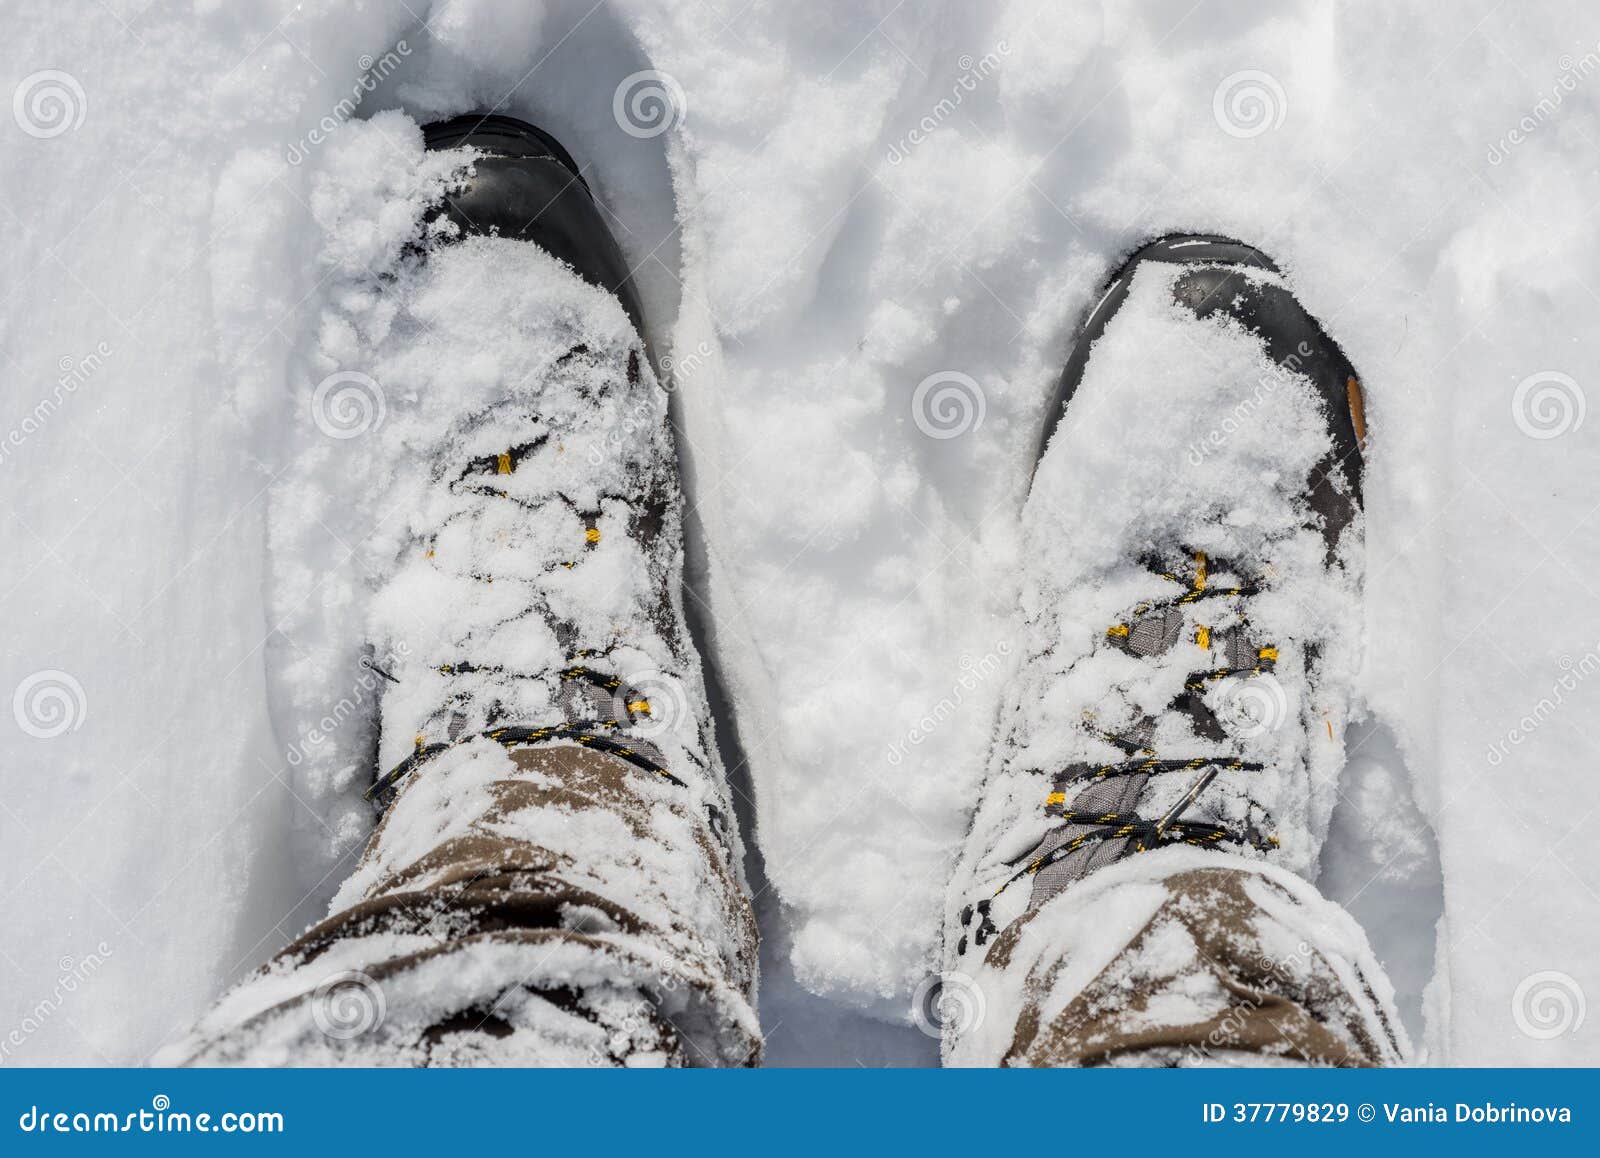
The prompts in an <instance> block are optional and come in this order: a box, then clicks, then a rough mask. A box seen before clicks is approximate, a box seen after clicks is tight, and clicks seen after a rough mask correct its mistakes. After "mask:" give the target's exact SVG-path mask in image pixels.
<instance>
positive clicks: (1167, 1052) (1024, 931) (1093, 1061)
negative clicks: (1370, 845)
mask: <svg viewBox="0 0 1600 1158" xmlns="http://www.w3.org/2000/svg"><path fill="white" fill-rule="evenodd" d="M953 983H954V984H957V985H962V986H968V987H970V992H968V993H967V994H966V995H965V999H964V1000H962V1001H961V1002H960V1006H961V1009H962V1010H963V1012H964V1014H965V1015H964V1016H960V1017H956V1018H954V1019H952V1021H951V1023H950V1025H949V1026H948V1027H947V1028H948V1029H949V1031H950V1036H949V1040H948V1041H947V1043H946V1044H947V1061H948V1062H949V1063H951V1064H955V1065H984V1066H991V1065H1018V1066H1078V1065H1136V1066H1172V1065H1238V1064H1243V1065H1336V1066H1376V1065H1393V1064H1396V1063H1399V1062H1401V1061H1403V1060H1404V1058H1405V1056H1406V1055H1407V1053H1408V1052H1409V1046H1408V1044H1407V1042H1406V1039H1405V1033H1404V1030H1403V1029H1402V1028H1401V1027H1400V1024H1399V1021H1398V1018H1397V1017H1396V1016H1395V1013H1394V1010H1393V994H1392V991H1391V988H1390V986H1389V983H1388V980H1387V978H1386V977H1385V976H1384V975H1383V972H1382V970H1381V968H1380V967H1379V966H1378V964H1377V962H1376V961H1375V959H1374V958H1373V956H1372V952H1371V950H1370V949H1369V947H1368V945H1367V940H1366V937H1365V935H1364V934H1363V933H1362V931H1361V929H1360V927H1359V926H1358V925H1356V923H1355V922H1354V921H1353V920H1352V919H1351V918H1350V916H1349V915H1348V914H1347V913H1345V912H1344V910H1343V909H1341V908H1340V907H1339V906H1337V905H1335V904H1333V903H1332V902H1330V901H1328V900H1326V899H1325V898H1323V897H1322V896H1321V895H1320V894H1318V893H1317V891H1316V889H1314V888H1313V887H1312V886H1311V885H1309V884H1307V883H1306V882H1305V881H1303V880H1301V879H1300V878H1298V877H1295V876H1292V875H1291V874H1288V873H1285V872H1282V871H1280V870H1276V869H1272V868H1269V867H1268V866H1265V865H1262V864H1260V863H1258V862H1253V861H1247V860H1244V859H1242V858H1236V857H1230V856H1225V855H1222V854H1218V853H1216V852H1199V851H1197V850H1190V849H1182V850H1178V849H1174V850H1168V851H1162V852H1156V853H1146V854H1142V855H1140V856H1136V857H1132V858H1130V859H1128V860H1126V861H1123V862H1121V863H1119V864H1117V865H1113V866H1111V867H1109V868H1106V869H1102V870H1100V871H1099V872H1097V873H1095V874H1093V875H1092V876H1090V877H1088V878H1087V879H1085V880H1083V881H1081V882H1079V883H1078V884H1076V885H1074V886H1073V887H1072V888H1069V889H1068V890H1066V891H1065V892H1064V893H1061V894H1059V895H1057V896H1055V897H1054V898H1052V899H1051V900H1049V901H1047V902H1046V903H1044V904H1043V905H1041V906H1039V907H1038V908H1036V909H1032V910H1030V911H1029V912H1028V913H1026V914H1025V915H1023V916H1022V917H1020V918H1018V919H1017V920H1016V921H1015V922H1013V923H1012V924H1011V925H1010V926H1008V927H1007V928H1006V929H1005V930H1004V931H1003V932H1001V933H1000V935H999V936H998V937H996V938H995V941H994V943H993V945H992V946H991V948H990V950H989V952H988V954H987V955H986V956H985V958H984V961H983V964H982V966H981V967H980V968H979V969H978V971H977V973H976V975H975V976H973V977H970V978H960V979H956V980H955V981H954V982H952V980H951V979H949V978H947V979H946V988H947V989H948V988H949V987H950V986H951V985H952V984H953Z"/></svg>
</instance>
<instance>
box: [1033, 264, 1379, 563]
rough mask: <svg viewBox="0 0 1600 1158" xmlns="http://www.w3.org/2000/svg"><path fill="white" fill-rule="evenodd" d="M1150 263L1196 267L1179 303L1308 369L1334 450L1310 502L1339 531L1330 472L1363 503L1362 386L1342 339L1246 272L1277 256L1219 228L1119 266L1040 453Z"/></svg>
mask: <svg viewBox="0 0 1600 1158" xmlns="http://www.w3.org/2000/svg"><path fill="white" fill-rule="evenodd" d="M1147 261H1159V262H1166V263H1174V264H1181V265H1191V266H1193V267H1194V268H1193V269H1190V270H1188V271H1186V272H1184V273H1183V274H1181V275H1179V277H1178V278H1177V280H1176V282H1175V283H1174V285H1173V295H1174V297H1176V298H1177V300H1178V301H1179V302H1180V303H1182V304H1183V305H1186V306H1188V307H1189V308H1190V309H1192V310H1193V311H1194V312H1195V314H1196V315H1197V316H1199V317H1202V318H1207V317H1210V316H1212V315H1213V314H1215V313H1218V312H1219V311H1220V312H1223V313H1226V314H1229V315H1231V316H1233V317H1234V318H1236V319H1238V321H1239V322H1240V323H1241V324H1243V325H1244V326H1245V328H1246V329H1248V330H1250V331H1251V332H1253V333H1255V334H1257V335H1259V336H1260V337H1261V339H1262V341H1263V342H1264V343H1265V344H1266V347H1267V352H1268V354H1269V356H1270V357H1271V358H1272V359H1273V360H1274V361H1276V362H1277V363H1278V364H1279V365H1281V366H1283V367H1285V368H1286V369H1289V370H1292V371H1294V372H1296V373H1299V374H1304V375H1305V376H1306V377H1308V378H1309V379H1311V381H1312V383H1313V384H1314V385H1315V386H1316V388H1317V391H1318V393H1319V394H1321V396H1322V400H1323V403H1324V409H1325V411H1326V413H1327V418H1328V426H1329V431H1330V433H1331V434H1332V436H1333V451H1332V453H1331V455H1330V456H1329V460H1328V462H1326V463H1325V464H1323V466H1322V467H1319V469H1318V471H1317V472H1316V476H1315V477H1314V478H1313V480H1312V482H1311V486H1312V505H1313V506H1314V507H1315V508H1317V509H1318V510H1319V511H1320V512H1321V513H1322V514H1323V516H1324V519H1325V529H1326V530H1327V532H1328V533H1329V534H1330V536H1336V535H1337V532H1338V531H1339V530H1340V529H1342V527H1343V526H1344V524H1345V523H1346V522H1348V520H1349V517H1350V513H1349V512H1347V511H1345V510H1342V509H1335V508H1336V507H1342V506H1344V505H1348V500H1343V501H1342V502H1336V501H1335V500H1336V498H1337V496H1336V495H1335V493H1334V492H1335V491H1336V490H1338V489H1339V488H1337V487H1336V486H1335V483H1334V479H1333V478H1332V475H1333V474H1334V473H1335V472H1339V471H1342V473H1343V476H1344V478H1345V479H1346V480H1348V482H1349V487H1350V496H1351V498H1352V499H1353V501H1354V503H1356V504H1359V503H1360V502H1361V475H1362V461H1361V439H1362V436H1363V435H1364V433H1365V431H1364V429H1361V430H1358V426H1362V427H1364V423H1365V418H1364V415H1363V413H1362V400H1361V387H1360V384H1359V382H1358V380H1357V378H1356V373H1355V370H1354V369H1353V368H1352V367H1351V365H1350V362H1349V360H1348V359H1347V358H1346V357H1345V356H1344V352H1343V351H1342V350H1340V349H1339V346H1338V343H1336V342H1335V341H1334V340H1333V339H1332V338H1330V337H1329V336H1328V335H1327V333H1326V332H1325V331H1324V330H1323V329H1322V327H1321V326H1320V325H1319V324H1318V323H1317V320H1316V319H1315V318H1313V317H1312V316H1311V315H1310V314H1308V313H1307V312H1306V311H1305V309H1304V307H1302V306H1301V305H1300V303H1299V302H1298V301H1297V300H1296V299H1295V297H1294V295H1293V294H1291V293H1290V292H1289V291H1288V290H1286V289H1285V288H1283V286H1281V285H1278V284H1273V283H1270V282H1269V283H1263V282H1261V281H1258V280H1253V279H1251V278H1250V277H1249V276H1248V274H1247V273H1246V272H1245V271H1246V270H1247V269H1260V270H1266V271H1268V272H1272V273H1277V272H1279V271H1278V267H1277V265H1276V264H1275V263H1274V262H1273V261H1272V259H1271V258H1269V257H1267V256H1266V254H1264V253H1262V252H1261V251H1260V250H1259V249H1255V248H1253V247H1252V246H1248V245H1245V244H1244V243H1242V242H1239V241H1234V240H1233V239H1231V238H1227V237H1219V236H1216V235H1214V234H1177V233H1175V234H1170V235H1168V236H1166V237H1162V238H1158V239H1157V240H1155V241H1152V242H1150V243H1149V244H1148V245H1145V246H1143V247H1141V248H1140V249H1138V250H1137V251H1135V252H1134V254H1133V256H1132V257H1130V258H1129V259H1128V260H1127V262H1126V263H1124V265H1123V266H1122V268H1121V269H1119V270H1118V271H1117V273H1116V276H1115V277H1113V278H1112V279H1111V281H1110V283H1109V284H1108V285H1107V286H1106V289H1105V291H1104V293H1102V294H1101V296H1100V300H1099V301H1098V302H1097V303H1096V304H1095V307H1094V309H1093V310H1091V311H1090V313H1089V317H1088V318H1087V319H1086V320H1085V322H1084V325H1083V329H1082V331H1081V333H1080V334H1079V335H1078V339H1077V341H1076V342H1075V343H1074V345H1073V349H1072V355H1071V357H1069V358H1068V359H1067V364H1066V367H1065V368H1064V369H1063V371H1062V374H1061V381H1060V385H1059V386H1058V387H1057V392H1056V398H1055V401H1054V402H1053V403H1052V404H1051V409H1050V412H1049V417H1048V418H1047V419H1046V421H1045V429H1044V436H1043V438H1042V439H1041V441H1040V444H1039V455H1040V457H1043V455H1044V451H1045V448H1046V447H1047V446H1049V444H1050V438H1051V436H1052V435H1053V434H1054V433H1055V430H1056V426H1057V424H1058V423H1059V422H1060V421H1061V415H1062V414H1063V413H1064V412H1065V410H1066V407H1067V405H1068V404H1069V403H1070V402H1071V401H1072V397H1073V395H1074V394H1075V393H1076V392H1077V389H1078V386H1079V384H1080V383H1081V382H1082V381H1083V375H1084V372H1085V370H1086V369H1087V367H1088V363H1089V356H1090V350H1091V347H1093V345H1094V343H1095V342H1096V341H1097V340H1098V339H1099V338H1100V336H1101V335H1102V334H1103V333H1105V329H1106V325H1107V324H1108V323H1109V322H1110V320H1111V318H1112V317H1113V316H1115V314H1116V312H1117V310H1118V309H1120V308H1121V306H1122V303H1123V302H1124V301H1126V300H1127V297H1128V288H1129V286H1130V285H1131V284H1132V282H1133V275H1134V273H1135V272H1136V271H1137V270H1138V268H1139V266H1140V265H1141V264H1142V263H1144V262H1147Z"/></svg>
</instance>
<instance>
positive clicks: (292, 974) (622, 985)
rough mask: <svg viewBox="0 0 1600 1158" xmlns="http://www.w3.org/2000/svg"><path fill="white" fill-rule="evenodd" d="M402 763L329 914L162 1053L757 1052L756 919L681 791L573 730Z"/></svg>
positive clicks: (606, 1056)
mask: <svg viewBox="0 0 1600 1158" xmlns="http://www.w3.org/2000/svg"><path fill="white" fill-rule="evenodd" d="M413 776H414V779H413V780H412V781H411V782H410V783H409V784H407V785H406V786H405V788H404V790H403V791H402V792H401V794H400V797H399V799H397V800H396V801H395V803H394V804H393V805H392V806H391V807H390V809H389V811H388V812H387V813H386V815H385V817H384V821H383V823H382V824H381V825H380V826H379V827H378V829H377V831H376V832H375V833H374V834H373V836H372V838H371V841H370V843H369V845H368V848H367V851H366V853H365V855H364V856H363V858H362V861H361V863H360V865H359V866H358V867H357V869H356V871H355V873H354V874H353V875H352V877H351V879H350V881H348V882H347V883H346V885H345V887H344V888H343V889H342V890H341V893H340V895H339V897H338V898H337V899H336V901H335V908H336V910H337V911H336V912H335V913H334V915H333V916H331V917H329V918H328V919H327V920H326V921H323V922H322V923H321V924H319V925H317V926H315V927H313V928H311V929H310V930H308V931H307V932H306V933H305V934H304V935H303V936H301V937H300V938H299V939H298V940H297V941H295V942H294V943H293V944H292V945H290V946H289V947H288V948H286V949H285V950H283V952H282V953H280V954H279V955H278V956H277V957H276V958H275V959H274V960H273V961H272V962H270V963H269V964H268V965H267V966H266V967H265V968H263V969H262V971H261V972H260V973H258V974H257V975H256V976H255V977H253V978H251V979H249V980H248V981H246V982H244V983H243V984H242V985H240V986H239V987H238V988H236V989H235V990H234V991H233V992H231V993H230V994H228V995H227V996H225V997H224V998H223V999H222V1000H221V1001H220V1002H218V1004H217V1006H216V1007H215V1008H214V1009H213V1010H212V1011H211V1012H210V1013H209V1014H208V1015H207V1016H206V1017H205V1019H203V1021H202V1022H201V1024H200V1025H199V1026H198V1027H197V1028H196V1030H195V1032H194V1034H193V1035H191V1037H190V1039H189V1040H188V1041H186V1042H183V1043H180V1044H179V1045H178V1046H176V1047H174V1050H173V1052H172V1055H170V1056H169V1058H168V1059H167V1060H188V1061H192V1062H194V1063H196V1064H267V1065H272V1064H312V1065H315V1064H341V1063H342V1064H358V1065H472V1064H489V1065H539V1064H550V1065H638V1064H647V1065H657V1064H666V1065H730V1064H731V1065H738V1064H754V1063H755V1062H756V1061H757V1060H758V1057H759V1049H760V1031H759V1025H758V1022H757V1020H756V1016H755V1013H754V1011H753V1009H752V1007H751V1003H750V997H751V991H752V987H753V984H754V970H755V957H756V931H755V921H754V915H753V913H752V911H751V908H750V903H749V899H748V897H747V895H746V893H745V889H744V886H743V884H742V882H741V880H740V878H739V876H738V874H737V872H736V871H735V869H734V868H733V867H732V866H731V865H730V864H729V863H728V855H727V853H726V851H725V848H724V845H723V843H722V841H721V840H720V839H719V838H718V835H717V833H716V832H714V831H713V827H712V823H713V822H712V820H711V819H710V817H711V815H712V814H711V813H710V812H709V810H707V809H706V808H704V807H703V806H702V805H700V804H699V803H697V802H696V801H694V800H692V799H690V797H689V795H688V792H687V790H685V789H683V788H682V787H679V786H676V785H672V784H669V783H667V782H665V781H664V780H661V779H659V778H657V777H652V776H651V775H650V774H649V773H647V772H643V771H641V770H640V769H638V768H635V767H633V766H632V765H630V764H627V763H625V762H624V761H622V760H619V759H617V758H615V757H612V756H607V755H604V754H601V753H598V752H593V751H589V750H586V749H582V748H576V747H542V748H529V749H521V750H517V751H514V752H510V753H508V752H506V751H505V750H503V749H501V748H500V747H499V746H498V745H496V744H493V743H490V742H488V741H474V742H473V743H471V744H466V745H462V746H460V747H458V748H454V749H451V750H450V751H448V752H446V753H443V754H441V755H440V756H439V757H437V758H436V759H435V760H433V761H431V762H429V763H428V764H426V765H424V766H423V767H422V768H421V769H419V770H418V771H417V772H416V773H414V774H413Z"/></svg>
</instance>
